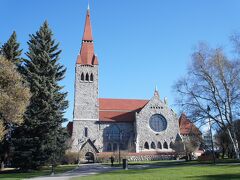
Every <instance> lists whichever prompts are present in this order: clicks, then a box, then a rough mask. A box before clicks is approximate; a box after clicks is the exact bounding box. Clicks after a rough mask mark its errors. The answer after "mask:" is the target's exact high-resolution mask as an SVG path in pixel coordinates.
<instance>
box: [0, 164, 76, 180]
mask: <svg viewBox="0 0 240 180" xmlns="http://www.w3.org/2000/svg"><path fill="white" fill-rule="evenodd" d="M76 166H77V165H62V166H57V168H56V171H55V172H56V173H57V174H58V173H63V172H66V171H70V170H72V169H74V168H75V167H76ZM50 174H51V167H43V168H42V169H41V170H32V171H30V172H25V173H23V172H19V171H15V170H9V171H2V172H0V180H20V179H25V178H32V177H37V176H46V175H50Z"/></svg>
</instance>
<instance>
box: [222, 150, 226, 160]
mask: <svg viewBox="0 0 240 180" xmlns="http://www.w3.org/2000/svg"><path fill="white" fill-rule="evenodd" d="M225 151H226V150H225V148H224V147H222V159H224V155H225Z"/></svg>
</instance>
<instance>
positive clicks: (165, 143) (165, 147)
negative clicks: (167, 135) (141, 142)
mask: <svg viewBox="0 0 240 180" xmlns="http://www.w3.org/2000/svg"><path fill="white" fill-rule="evenodd" d="M163 148H164V149H168V144H167V142H166V141H165V142H164V143H163Z"/></svg>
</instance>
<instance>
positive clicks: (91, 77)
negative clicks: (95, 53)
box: [90, 73, 93, 82]
mask: <svg viewBox="0 0 240 180" xmlns="http://www.w3.org/2000/svg"><path fill="white" fill-rule="evenodd" d="M90 81H91V82H92V81H93V74H92V73H91V75H90Z"/></svg>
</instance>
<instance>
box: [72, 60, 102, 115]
mask: <svg viewBox="0 0 240 180" xmlns="http://www.w3.org/2000/svg"><path fill="white" fill-rule="evenodd" d="M82 74H83V75H84V80H81V76H82ZM87 74H88V76H89V77H88V78H89V80H88V81H87V80H85V79H86V76H87ZM91 74H92V75H93V81H91V80H90V76H91ZM73 117H74V120H79V119H94V120H98V119H99V102H98V65H94V66H90V65H79V64H77V65H76V74H75V95H74V113H73Z"/></svg>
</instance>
